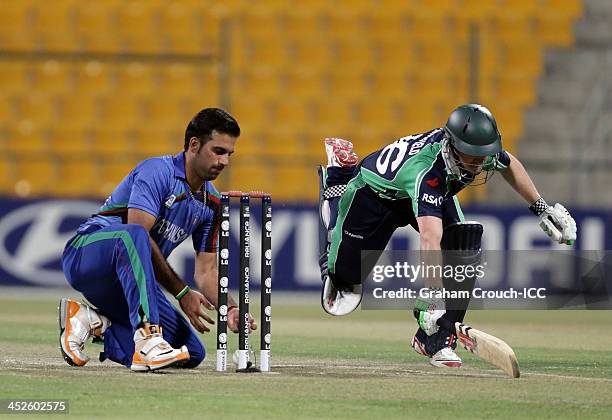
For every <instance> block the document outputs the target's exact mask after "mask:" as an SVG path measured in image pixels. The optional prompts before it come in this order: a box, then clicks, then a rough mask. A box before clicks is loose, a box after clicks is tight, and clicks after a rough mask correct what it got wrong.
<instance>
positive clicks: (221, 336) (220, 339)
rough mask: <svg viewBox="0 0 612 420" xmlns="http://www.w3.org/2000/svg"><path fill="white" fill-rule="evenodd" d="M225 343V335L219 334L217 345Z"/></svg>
mask: <svg viewBox="0 0 612 420" xmlns="http://www.w3.org/2000/svg"><path fill="white" fill-rule="evenodd" d="M226 342H227V334H225V333H221V334H219V343H221V344H225V343H226Z"/></svg>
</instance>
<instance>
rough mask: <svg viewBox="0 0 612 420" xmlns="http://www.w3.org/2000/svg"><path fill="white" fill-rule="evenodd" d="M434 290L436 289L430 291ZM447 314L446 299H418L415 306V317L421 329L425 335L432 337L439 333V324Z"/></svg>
mask: <svg viewBox="0 0 612 420" xmlns="http://www.w3.org/2000/svg"><path fill="white" fill-rule="evenodd" d="M429 290H434V289H429ZM445 313H446V305H445V304H444V299H442V298H435V297H431V298H428V299H424V298H418V299H417V300H416V302H415V305H414V317H415V318H416V319H417V322H418V323H419V327H421V329H422V330H423V331H425V334H427V335H432V334H435V333H436V332H438V330H439V329H440V327H439V326H438V324H437V322H438V319H440V318H442V315H444V314H445Z"/></svg>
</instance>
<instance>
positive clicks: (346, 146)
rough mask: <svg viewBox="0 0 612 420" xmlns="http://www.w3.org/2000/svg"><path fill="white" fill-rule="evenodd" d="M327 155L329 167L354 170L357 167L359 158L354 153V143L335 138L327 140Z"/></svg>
mask: <svg viewBox="0 0 612 420" xmlns="http://www.w3.org/2000/svg"><path fill="white" fill-rule="evenodd" d="M325 153H326V154H327V167H328V168H329V167H331V166H338V167H341V168H352V167H353V166H355V165H357V162H358V161H359V157H358V156H357V154H356V153H355V152H353V143H351V142H350V141H348V140H343V139H339V138H335V137H328V138H326V139H325Z"/></svg>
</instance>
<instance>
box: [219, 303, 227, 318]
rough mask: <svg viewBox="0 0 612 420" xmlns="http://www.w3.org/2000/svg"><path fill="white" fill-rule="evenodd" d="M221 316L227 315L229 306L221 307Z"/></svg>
mask: <svg viewBox="0 0 612 420" xmlns="http://www.w3.org/2000/svg"><path fill="white" fill-rule="evenodd" d="M219 315H222V316H225V315H227V306H226V305H221V306H219Z"/></svg>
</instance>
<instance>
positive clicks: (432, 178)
mask: <svg viewBox="0 0 612 420" xmlns="http://www.w3.org/2000/svg"><path fill="white" fill-rule="evenodd" d="M438 172H439V171H436V170H435V169H434V168H432V169H430V170H429V171H427V172H424V173H423V174H421V175H420V176H418V177H417V179H416V184H415V192H414V197H413V199H412V210H413V212H414V216H415V217H421V216H434V217H438V218H440V219H441V218H442V202H443V201H444V195H445V194H446V178H445V177H443V176H442V174H440V173H438Z"/></svg>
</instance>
